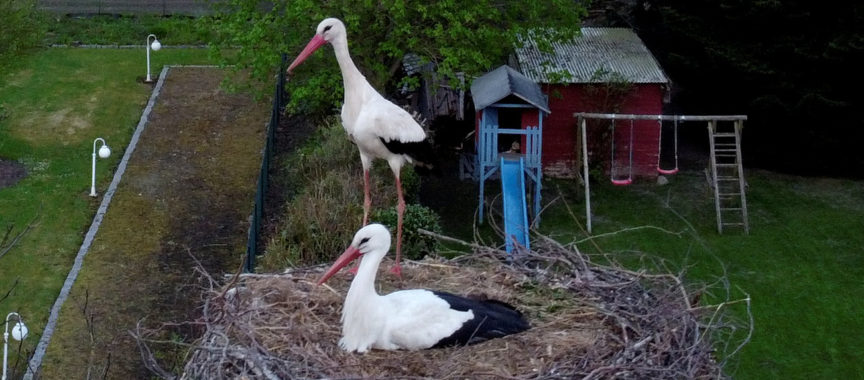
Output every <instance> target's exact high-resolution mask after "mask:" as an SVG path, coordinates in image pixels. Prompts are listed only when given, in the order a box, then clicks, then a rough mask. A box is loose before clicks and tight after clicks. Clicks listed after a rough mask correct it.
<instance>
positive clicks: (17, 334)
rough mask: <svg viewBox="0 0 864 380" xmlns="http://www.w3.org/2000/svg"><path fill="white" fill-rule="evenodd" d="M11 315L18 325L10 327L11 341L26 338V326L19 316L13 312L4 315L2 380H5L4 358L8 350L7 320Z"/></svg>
mask: <svg viewBox="0 0 864 380" xmlns="http://www.w3.org/2000/svg"><path fill="white" fill-rule="evenodd" d="M13 315H14V316H15V317H16V318H17V319H18V323H16V324H15V326H13V327H12V339H15V340H17V341H22V340H24V338H26V337H27V326H24V321H22V320H21V316H20V315H18V313H15V312H12V313H9V314H8V315H6V332H4V333H3V380H6V357H7V352H8V350H9V318H11V317H12V316H13Z"/></svg>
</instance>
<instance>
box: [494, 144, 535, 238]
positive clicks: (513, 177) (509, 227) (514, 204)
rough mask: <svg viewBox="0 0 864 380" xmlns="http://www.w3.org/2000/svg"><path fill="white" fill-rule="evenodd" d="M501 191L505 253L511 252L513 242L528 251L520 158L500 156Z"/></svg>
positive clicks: (523, 184)
mask: <svg viewBox="0 0 864 380" xmlns="http://www.w3.org/2000/svg"><path fill="white" fill-rule="evenodd" d="M501 190H502V192H503V194H504V234H505V238H504V240H505V242H504V244H505V247H506V249H507V253H512V252H513V248H514V241H515V243H518V244H519V245H521V246H523V247H525V248H526V249H530V248H531V246H530V244H531V243H530V240H529V235H528V210H527V204H526V202H525V161H524V159H523V158H522V157H521V156H511V155H502V156H501Z"/></svg>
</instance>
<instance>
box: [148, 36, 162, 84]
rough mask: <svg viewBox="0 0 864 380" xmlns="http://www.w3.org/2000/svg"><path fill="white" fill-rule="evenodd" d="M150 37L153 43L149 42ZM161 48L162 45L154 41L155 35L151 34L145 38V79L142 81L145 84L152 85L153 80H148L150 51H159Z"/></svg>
mask: <svg viewBox="0 0 864 380" xmlns="http://www.w3.org/2000/svg"><path fill="white" fill-rule="evenodd" d="M150 37H153V42H152V43H151V42H150ZM161 48H162V43H160V42H159V40H157V39H156V35H155V34H151V35H149V36H147V79H144V82H146V83H153V79H150V49H153V51H159V49H161Z"/></svg>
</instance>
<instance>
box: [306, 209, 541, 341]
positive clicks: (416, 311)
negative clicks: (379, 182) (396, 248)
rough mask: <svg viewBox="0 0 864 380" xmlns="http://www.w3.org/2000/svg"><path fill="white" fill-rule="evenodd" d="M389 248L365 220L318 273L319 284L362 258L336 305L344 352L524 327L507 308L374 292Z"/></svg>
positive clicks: (380, 231)
mask: <svg viewBox="0 0 864 380" xmlns="http://www.w3.org/2000/svg"><path fill="white" fill-rule="evenodd" d="M389 249H390V232H389V231H388V230H387V228H386V227H384V226H382V225H380V224H370V225H368V226H366V227H363V228H361V229H360V230H359V231H357V234H355V235H354V240H353V241H352V242H351V246H349V247H348V249H346V250H345V252H344V253H342V255H341V256H340V257H339V258H338V259H337V260H336V262H335V263H333V265H332V266H331V267H330V269H328V270H327V272H325V273H324V275H323V276H321V279H320V280H318V284H322V283H324V282H325V281H327V279H329V278H330V277H331V276H333V275H334V274H336V272H338V271H339V269H341V268H342V267H344V266H346V265H348V263H350V262H351V261H352V260H354V259H356V258H358V257H362V259H361V260H360V267H359V268H358V271H357V275H356V276H355V277H354V280H353V281H352V282H351V287H350V288H349V289H348V294H347V296H346V297H345V304H344V306H343V307H342V339H340V340H339V345H340V346H341V347H342V348H343V349H345V350H347V351H357V352H366V351H368V350H369V349H372V348H375V349H382V350H398V349H406V350H420V349H425V348H430V347H441V346H450V345H464V344H473V343H479V342H483V341H486V340H488V339H492V338H497V337H502V336H505V335H509V334H515V333H518V332H521V331H524V330H526V329H528V328H529V326H528V322H526V321H525V319H524V318H523V317H522V314H521V313H519V311H517V310H516V309H514V308H513V307H512V306H510V305H507V304H506V303H503V302H500V301H495V300H475V299H469V298H464V297H460V296H456V295H453V294H449V293H444V292H435V291H430V290H425V289H411V290H400V291H397V292H393V293H390V294H388V295H385V296H381V295H379V294H378V293H377V292H376V291H375V276H376V273H377V271H378V265H379V264H380V263H381V259H383V258H384V255H386V253H387V251H388V250H389Z"/></svg>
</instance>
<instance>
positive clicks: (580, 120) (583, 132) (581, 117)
mask: <svg viewBox="0 0 864 380" xmlns="http://www.w3.org/2000/svg"><path fill="white" fill-rule="evenodd" d="M573 117H575V118H576V119H577V123H576V125H577V128H579V132H580V136H581V138H582V143H581V144H580V150H581V151H582V182H583V183H584V185H585V216H586V221H587V222H586V227H587V230H588V233H589V234H590V233H591V229H592V228H591V183H590V182H591V181H590V178H589V174H588V142H587V141H588V132H587V129H588V128H587V121H588V119H600V120H612V123H613V124H612V125H613V130H612V133H613V137H612V138H613V140H612V168H610V176H611V180H612V184H614V185H622V186H623V185H629V184H631V183H632V182H633V175H632V171H633V123H634V122H635V121H636V120H657V123H658V126H659V127H660V128H661V130H660V132H661V135H662V127H663V124H662V123H663V122H664V121H673V122H674V125H675V137H674V138H675V168H673V169H662V168H661V167H660V158H659V156H660V152H659V150H658V158H657V172H658V173H660V174H675V173H677V172H678V128H679V125H678V123H679V122H684V121H707V122H716V121H744V120H747V115H635V114H614V113H589V112H577V113H574V114H573ZM615 120H629V121H630V123H631V124H630V125H631V129H630V175H629V176H628V178H624V179H616V178H615V171H614V166H615V159H614V157H615V156H614V154H615V141H614V133H615V131H614V125H615V124H614V122H615Z"/></svg>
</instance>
